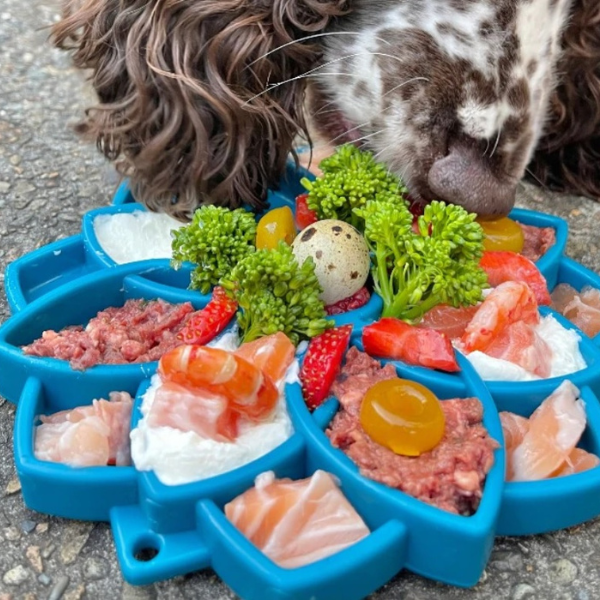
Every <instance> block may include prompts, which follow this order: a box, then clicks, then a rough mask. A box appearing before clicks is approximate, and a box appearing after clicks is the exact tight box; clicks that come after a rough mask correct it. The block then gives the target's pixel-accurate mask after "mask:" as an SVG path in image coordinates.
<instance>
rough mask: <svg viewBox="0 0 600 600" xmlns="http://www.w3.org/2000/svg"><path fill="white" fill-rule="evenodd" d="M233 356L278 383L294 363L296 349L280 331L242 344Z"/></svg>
mask: <svg viewBox="0 0 600 600" xmlns="http://www.w3.org/2000/svg"><path fill="white" fill-rule="evenodd" d="M235 354H236V355H237V356H240V357H241V358H244V359H245V360H247V361H248V362H249V363H250V364H252V365H254V366H255V367H257V368H259V369H260V370H261V371H262V372H263V373H265V374H266V375H268V376H269V377H270V378H271V379H272V380H273V381H275V382H277V381H279V380H280V379H281V378H282V377H283V376H284V375H285V372H286V371H287V369H288V367H289V366H290V365H291V364H292V362H293V361H294V356H295V355H296V347H295V346H294V344H292V342H291V340H290V338H289V337H288V336H287V335H285V333H283V332H282V331H278V332H277V333H274V334H272V335H267V336H265V337H261V338H258V339H256V340H254V341H252V342H248V343H246V344H242V345H241V346H240V347H239V348H238V349H237V350H236V351H235Z"/></svg>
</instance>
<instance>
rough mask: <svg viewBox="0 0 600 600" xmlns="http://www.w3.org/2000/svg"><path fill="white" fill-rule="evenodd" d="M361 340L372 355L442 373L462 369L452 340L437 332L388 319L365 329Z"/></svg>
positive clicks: (367, 351)
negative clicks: (437, 370) (457, 360)
mask: <svg viewBox="0 0 600 600" xmlns="http://www.w3.org/2000/svg"><path fill="white" fill-rule="evenodd" d="M362 341H363V346H364V348H365V352H366V353H367V354H370V355H371V356H379V357H381V358H390V359H392V360H402V361H404V362H405V363H407V364H409V365H416V366H420V367H429V368H430V369H439V370H440V371H449V372H453V371H459V370H460V367H459V366H458V363H457V362H456V357H455V355H454V349H453V348H452V344H451V343H450V339H449V338H448V337H446V336H445V335H444V334H443V333H439V332H437V331H435V330H434V329H425V328H422V327H417V326H415V325H409V324H408V323H405V322H404V321H401V320H400V319H395V318H393V317H385V318H383V319H380V320H379V321H377V322H376V323H372V324H371V325H367V326H366V327H365V328H364V329H363V335H362Z"/></svg>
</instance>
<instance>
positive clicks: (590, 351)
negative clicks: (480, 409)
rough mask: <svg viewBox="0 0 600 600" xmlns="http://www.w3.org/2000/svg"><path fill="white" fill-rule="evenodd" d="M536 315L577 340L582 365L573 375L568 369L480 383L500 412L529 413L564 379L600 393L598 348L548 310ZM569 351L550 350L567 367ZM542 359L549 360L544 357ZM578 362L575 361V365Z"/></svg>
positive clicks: (567, 347) (570, 347) (565, 348)
mask: <svg viewBox="0 0 600 600" xmlns="http://www.w3.org/2000/svg"><path fill="white" fill-rule="evenodd" d="M540 315H541V316H542V317H543V318H544V317H551V318H552V319H554V320H555V321H556V322H557V323H558V324H559V325H560V326H561V327H562V328H563V329H564V330H566V331H568V332H571V334H572V336H573V335H574V339H576V338H578V341H577V347H578V350H579V353H580V355H581V359H582V361H583V363H582V365H581V368H579V369H578V370H576V371H572V370H571V369H570V368H569V369H567V371H570V372H565V374H563V375H561V376H559V377H547V378H541V379H534V380H530V381H511V382H509V381H497V380H484V381H485V384H486V386H487V388H488V389H489V391H490V393H491V394H492V397H493V398H494V401H495V402H496V405H497V406H498V407H503V408H502V409H500V410H510V411H512V412H520V411H522V410H529V411H533V410H534V409H535V408H536V407H537V406H538V405H539V404H540V402H542V401H543V400H544V399H545V398H547V397H548V396H549V395H550V394H551V393H552V391H553V390H554V389H556V388H557V387H558V386H559V385H560V383H561V382H562V381H563V380H565V379H568V380H569V381H572V382H573V383H574V384H575V385H577V386H578V387H584V386H589V387H590V388H592V390H594V391H595V392H596V393H598V391H599V390H600V353H599V352H598V347H597V346H596V345H595V344H594V343H593V342H592V340H590V339H589V338H588V337H587V336H586V335H584V334H581V332H580V331H579V330H578V329H577V328H576V327H575V326H574V325H573V324H572V323H571V322H569V320H568V319H566V318H564V317H563V316H562V315H560V314H559V313H557V312H556V311H554V310H552V309H551V308H549V307H545V306H543V307H540ZM572 351H574V346H573V344H567V343H564V345H563V346H560V345H558V346H557V348H556V349H554V353H555V354H556V355H557V360H559V361H561V360H562V359H563V358H564V360H565V361H567V364H568V363H569V362H573V361H572V356H568V354H570V353H571V352H572ZM542 358H543V359H544V360H549V359H548V356H547V354H546V355H544V356H542ZM579 360H580V359H579V358H577V361H579ZM583 364H584V365H585V366H583Z"/></svg>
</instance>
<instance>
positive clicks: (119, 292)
mask: <svg viewBox="0 0 600 600" xmlns="http://www.w3.org/2000/svg"><path fill="white" fill-rule="evenodd" d="M165 269H167V267H165V266H161V265H155V264H153V263H152V262H146V263H137V264H132V265H123V266H121V267H115V268H113V269H105V270H101V271H98V272H96V273H93V274H91V275H87V276H85V277H82V278H80V279H78V280H77V281H75V282H72V283H70V284H69V285H65V286H61V287H60V288H58V289H56V290H54V291H53V292H51V293H49V294H47V295H45V296H44V297H43V298H40V299H39V300H38V301H36V302H34V303H32V304H30V305H29V306H27V307H26V308H25V309H23V310H22V311H20V312H19V313H17V314H16V315H14V316H13V317H12V318H11V319H10V320H9V321H8V322H6V323H5V324H4V325H3V326H2V328H1V330H0V368H1V369H2V371H3V372H4V373H6V375H5V376H4V377H2V378H0V394H2V395H3V396H4V397H5V398H7V399H8V400H9V401H11V402H17V400H18V398H19V396H20V394H21V391H22V389H23V386H24V385H25V382H26V381H27V379H28V378H29V377H31V376H35V377H37V378H38V379H40V381H42V383H43V384H44V386H46V388H47V390H48V392H49V393H50V394H51V395H52V397H53V398H56V399H57V402H60V401H62V402H64V403H65V404H64V406H59V407H58V408H66V407H68V406H69V402H71V400H70V398H73V397H75V394H76V393H77V390H78V388H79V386H80V384H81V382H82V381H85V385H86V386H87V387H88V391H89V393H90V394H92V395H98V394H99V393H100V392H101V390H102V389H103V385H104V383H105V381H106V379H107V378H110V379H111V380H112V381H113V383H114V385H115V386H116V387H118V388H123V389H128V388H130V387H131V386H132V385H137V384H139V383H140V382H141V381H142V380H143V379H145V378H146V377H147V376H149V375H151V374H152V373H153V372H154V371H155V369H156V362H155V361H156V360H157V359H158V358H159V356H160V353H161V350H162V349H164V348H166V347H167V345H168V342H169V340H171V342H172V344H173V345H174V344H176V343H177V340H176V331H177V330H178V329H180V328H181V327H182V326H183V324H184V323H185V319H186V318H189V317H190V316H191V315H193V314H194V311H195V310H198V309H201V308H202V307H203V306H204V304H205V298H204V297H202V296H201V295H199V294H197V293H195V292H190V291H186V290H180V289H178V288H175V287H173V288H168V287H167V286H160V285H153V284H152V282H151V281H150V280H146V279H144V275H145V274H146V273H148V274H150V276H157V274H158V273H160V272H161V271H164V270H165ZM184 299H187V302H186V303H182V301H183V300H184ZM98 314H100V315H101V316H100V317H98ZM160 315H162V316H160ZM141 316H144V317H145V319H146V323H145V326H143V325H144V324H143V323H142V318H141ZM161 318H162V319H163V320H162V321H161ZM91 320H94V326H93V327H91V326H90V321H91ZM136 327H139V328H141V329H143V331H144V335H141V334H139V335H138V334H137V333H136V334H135V335H134V336H133V337H134V338H135V339H127V340H125V341H124V340H123V337H122V336H127V335H128V333H127V332H128V331H130V330H134V329H135V328H136ZM44 332H49V333H46V334H44ZM167 333H168V334H169V335H168V336H167V335H166V334H167ZM163 334H164V335H163ZM88 338H92V340H91V341H90V339H88ZM98 340H100V341H101V342H102V343H100V344H98V343H97V341H98ZM145 356H146V357H148V359H149V360H148V361H146V360H145V359H144V357H145ZM55 357H61V358H55ZM116 363H119V364H116Z"/></svg>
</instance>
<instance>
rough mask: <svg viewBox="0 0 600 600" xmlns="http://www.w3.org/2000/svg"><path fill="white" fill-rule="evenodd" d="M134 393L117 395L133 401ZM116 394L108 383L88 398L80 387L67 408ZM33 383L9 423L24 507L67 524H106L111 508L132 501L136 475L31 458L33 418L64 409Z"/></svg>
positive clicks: (34, 380)
mask: <svg viewBox="0 0 600 600" xmlns="http://www.w3.org/2000/svg"><path fill="white" fill-rule="evenodd" d="M136 387H137V386H135V385H134V386H133V387H130V388H128V389H119V390H118V391H126V392H129V393H130V394H131V395H132V396H134V395H135V392H136ZM112 391H117V390H116V389H115V388H113V386H112V382H111V381H110V380H105V383H104V389H103V390H99V392H100V393H99V394H98V395H92V396H90V395H89V394H88V392H87V389H86V387H85V385H81V386H79V389H78V390H76V392H75V394H76V395H75V396H74V397H72V398H70V399H69V400H70V403H71V407H73V408H74V407H75V406H83V405H86V404H91V402H92V400H93V399H94V398H100V397H103V398H108V394H109V393H110V392H112ZM53 393H56V392H50V391H48V390H47V389H45V387H44V386H43V385H42V384H41V382H40V380H39V379H37V378H36V377H30V378H29V379H27V382H26V383H25V386H24V388H23V391H22V393H21V398H20V399H19V405H18V408H17V414H16V418H15V432H14V448H15V465H16V469H17V474H18V476H19V479H20V481H21V489H22V492H23V499H24V501H25V504H26V505H27V506H28V507H29V508H31V509H33V510H36V511H38V512H42V513H47V514H50V515H55V516H59V517H65V518H70V519H81V520H89V521H108V520H109V515H110V511H111V509H112V508H113V507H114V506H119V505H128V504H132V503H134V502H136V501H137V497H138V491H137V488H138V483H137V474H136V471H135V469H134V468H133V467H131V466H119V467H109V466H106V467H71V466H69V465H65V464H59V463H54V462H48V461H42V460H39V459H38V458H36V457H35V454H34V450H33V449H34V435H35V430H34V425H35V422H36V420H37V418H38V415H40V414H44V415H48V414H53V413H55V412H57V411H58V410H62V409H63V408H64V400H62V399H59V398H57V397H56V396H53V395H52V394H53Z"/></svg>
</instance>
